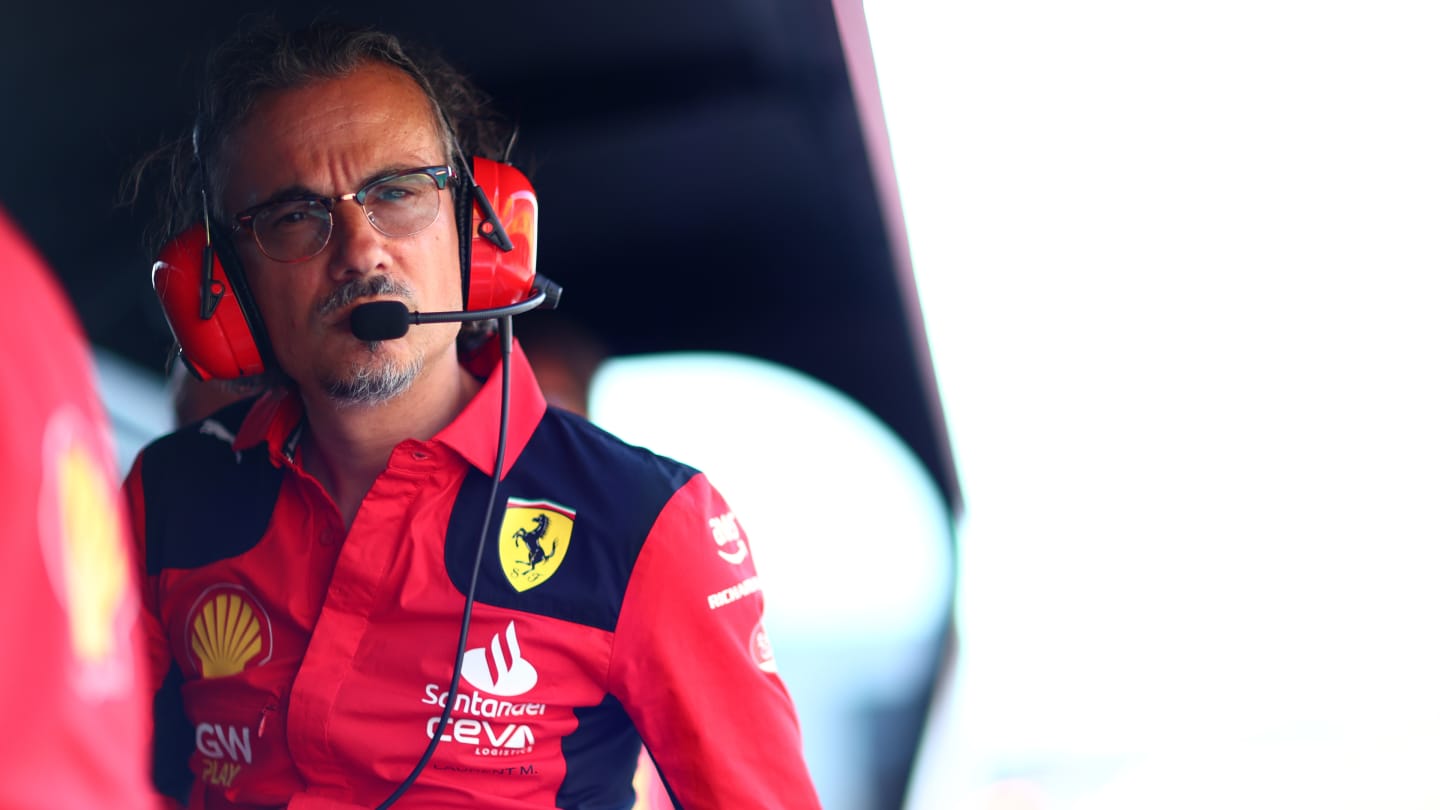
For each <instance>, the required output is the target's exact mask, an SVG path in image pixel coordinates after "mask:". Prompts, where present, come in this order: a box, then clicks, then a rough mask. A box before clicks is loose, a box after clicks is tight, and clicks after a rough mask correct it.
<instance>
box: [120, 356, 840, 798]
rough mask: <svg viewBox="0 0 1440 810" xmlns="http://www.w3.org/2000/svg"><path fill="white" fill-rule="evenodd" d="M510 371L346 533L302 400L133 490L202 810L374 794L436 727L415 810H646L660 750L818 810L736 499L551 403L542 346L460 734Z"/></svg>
mask: <svg viewBox="0 0 1440 810" xmlns="http://www.w3.org/2000/svg"><path fill="white" fill-rule="evenodd" d="M476 362H477V364H478V365H479V368H478V370H479V371H482V372H488V371H491V370H492V369H493V365H494V363H495V361H494V358H493V357H491V358H489V359H488V360H485V361H481V360H477V361H476ZM472 370H477V369H476V368H472ZM500 376H501V375H499V374H490V375H489V378H488V379H487V380H486V381H485V383H484V385H483V388H482V390H481V392H480V393H479V394H478V395H477V396H476V397H475V399H474V400H473V401H472V402H471V403H470V404H469V405H468V406H467V407H466V409H465V410H464V411H463V412H462V413H461V414H460V415H459V416H458V417H457V418H456V419H455V421H454V422H453V423H452V424H451V425H449V426H448V427H446V428H445V429H444V430H443V431H442V432H441V433H440V434H439V435H437V436H436V437H435V438H434V439H432V440H430V441H415V440H407V441H405V442H402V443H401V444H400V445H399V446H397V447H396V448H395V450H394V452H393V453H392V455H391V458H390V463H389V466H388V467H387V469H386V470H385V471H384V472H383V473H382V474H381V475H380V477H379V478H378V479H377V480H376V481H375V483H374V485H373V487H372V488H371V490H370V492H369V493H368V495H367V496H366V498H365V501H364V503H363V504H362V505H361V508H360V511H359V512H358V514H357V515H356V517H355V520H354V523H353V525H352V526H351V527H350V529H349V531H348V532H347V531H346V530H345V527H344V525H343V524H342V522H341V517H340V514H339V512H338V510H337V509H336V507H335V505H334V503H333V502H332V500H331V499H330V497H329V495H328V494H327V493H326V492H325V491H324V489H323V488H322V487H321V486H320V485H319V484H318V482H317V481H316V480H315V479H314V478H312V477H311V476H310V475H309V474H307V473H306V472H305V471H304V470H303V469H302V461H303V459H300V458H298V450H297V447H298V445H299V441H298V440H299V436H300V431H301V430H303V429H304V428H303V419H302V412H301V408H300V406H299V402H298V400H297V399H295V398H294V397H293V396H292V395H289V394H280V393H276V394H271V395H267V396H266V397H263V398H261V399H260V400H259V401H258V402H255V403H253V404H252V403H250V402H246V403H240V404H237V405H234V406H231V407H229V408H227V409H225V410H222V411H221V412H220V413H219V414H217V415H216V416H215V417H213V418H211V419H209V420H206V421H203V422H201V423H199V424H197V425H193V426H191V427H189V428H186V429H184V430H182V431H179V432H177V433H175V434H172V435H171V436H168V437H166V438H163V439H161V440H159V441H157V442H156V443H155V444H153V445H151V446H150V447H148V448H147V449H146V450H145V451H144V452H143V453H142V455H141V457H140V458H139V459H138V460H137V462H136V465H135V467H134V468H133V470H132V471H131V474H130V476H129V478H128V479H127V481H126V487H127V491H128V494H129V505H130V510H131V514H132V515H133V517H134V520H135V527H136V534H137V537H139V538H140V539H141V541H142V547H143V554H144V556H145V561H146V570H147V574H148V578H147V582H146V586H145V588H144V600H145V606H146V610H145V619H146V622H147V626H148V635H149V638H150V663H151V665H152V667H153V669H154V672H155V673H156V675H157V677H156V679H155V685H156V686H157V687H158V686H159V685H160V680H161V679H160V677H159V676H162V675H164V674H165V673H166V672H167V671H168V672H170V676H169V684H170V686H172V687H173V686H176V685H178V693H179V701H180V702H181V703H183V714H184V718H185V720H186V721H188V722H187V723H186V724H185V725H183V726H182V727H181V728H180V730H178V731H174V730H169V726H166V728H164V729H162V730H161V732H159V734H160V737H161V739H160V740H159V746H160V749H161V751H162V754H161V758H162V760H163V759H165V758H167V757H168V758H172V759H173V758H175V757H176V756H188V761H189V769H190V772H191V773H192V774H193V775H194V777H195V779H194V785H193V788H192V789H191V792H190V806H191V807H201V808H259V807H280V806H285V807H290V808H327V809H330V808H357V807H374V806H375V805H376V804H378V803H379V802H380V801H382V800H383V799H384V798H385V797H386V796H388V795H389V794H390V792H391V791H392V790H393V789H394V788H395V786H396V785H397V784H399V783H400V781H401V780H402V779H404V778H405V776H407V775H408V774H409V772H410V770H411V768H412V767H413V766H414V764H415V763H416V761H417V760H418V758H419V756H420V754H421V753H422V752H423V751H424V749H425V747H426V745H427V744H428V743H429V741H430V739H431V736H432V735H439V737H440V743H439V747H438V750H437V751H436V753H435V755H434V757H433V758H432V759H431V761H430V762H429V764H428V765H427V766H426V768H425V770H424V773H423V774H422V776H421V777H420V779H419V780H418V782H417V783H416V784H415V785H414V786H413V787H412V788H411V789H410V790H409V792H408V793H407V794H406V795H405V797H404V798H402V799H401V800H400V802H399V804H398V806H399V807H402V808H403V807H424V808H452V807H453V808H462V807H463V808H476V807H484V808H496V809H497V810H505V809H508V808H516V809H518V808H551V807H560V808H620V807H629V806H630V805H631V804H632V803H633V802H634V800H635V797H634V793H633V790H632V788H631V778H632V776H633V774H634V766H635V762H636V756H637V753H638V751H639V747H640V743H641V741H642V740H643V742H644V743H645V745H646V746H647V747H648V748H649V750H650V752H651V754H652V756H653V757H654V759H655V761H656V764H657V767H658V770H659V773H660V774H661V776H662V778H663V779H664V781H665V783H666V785H667V786H668V788H669V790H670V792H671V795H672V797H673V798H674V800H675V804H676V806H677V807H683V808H729V809H733V808H813V807H818V806H819V803H818V800H817V799H816V795H815V792H814V789H813V787H812V785H811V782H810V778H809V775H808V772H807V769H806V767H805V764H804V762H803V759H802V756H801V747H800V736H799V728H798V724H797V722H796V716H795V711H794V707H793V705H792V703H791V700H790V697H789V695H788V694H787V692H786V690H785V687H784V685H783V684H782V682H781V680H780V677H779V675H778V674H777V673H776V668H775V661H774V658H773V656H772V655H771V654H770V649H769V645H768V643H767V642H766V639H765V632H764V627H763V624H762V622H761V616H762V610H763V598H762V595H761V592H760V589H759V586H758V579H757V578H756V572H755V568H754V564H753V560H752V559H751V557H750V555H749V551H748V549H749V547H748V539H747V538H746V536H745V533H744V531H743V529H742V528H741V526H740V524H739V523H738V522H737V521H736V520H735V517H734V515H733V514H732V513H731V512H730V509H729V507H728V506H726V504H725V501H724V500H723V499H722V498H721V496H720V495H719V494H718V493H717V492H716V491H715V490H714V489H713V488H712V487H711V486H710V484H709V482H708V481H707V480H706V478H705V477H704V476H703V475H701V474H700V473H698V472H696V471H695V470H693V469H691V468H689V467H685V466H684V465H681V464H678V463H676V462H674V461H671V460H669V459H666V458H663V457H659V456H656V455H654V454H651V453H649V452H648V451H645V450H642V449H639V448H635V447H631V446H629V445H626V444H624V443H622V442H620V441H619V440H617V439H615V438H614V437H612V436H610V435H609V434H607V433H604V432H603V431H601V430H600V429H598V428H596V427H595V426H594V425H592V424H590V423H589V422H587V421H585V420H584V419H582V418H580V417H577V416H574V415H573V414H570V413H568V412H566V411H563V410H560V409H558V408H553V409H547V407H546V405H545V401H544V399H543V397H542V395H541V393H540V390H539V388H538V387H537V385H536V384H535V381H534V378H533V375H532V374H531V372H530V369H529V367H528V365H527V363H526V361H525V358H524V354H523V352H522V351H520V350H519V349H518V348H517V350H516V351H515V354H514V386H513V388H514V390H513V392H512V395H511V400H512V402H511V415H510V432H509V435H508V437H507V453H506V458H505V462H504V473H503V477H502V481H501V485H500V490H499V493H498V498H497V501H496V506H495V515H494V517H493V518H492V525H491V526H490V527H489V531H488V537H486V538H485V540H484V547H483V548H484V550H483V556H482V557H481V578H480V584H479V588H478V590H477V598H476V603H475V605H474V608H473V610H472V613H471V616H472V619H471V626H470V631H469V636H468V641H467V642H466V644H465V650H466V652H465V655H464V661H463V665H462V667H461V675H462V677H461V679H460V682H459V687H458V688H457V690H456V693H457V699H456V705H455V709H454V712H453V714H452V717H451V719H450V720H449V721H448V722H445V723H444V724H443V725H442V724H441V723H440V722H439V718H440V715H441V711H442V708H443V706H442V704H443V701H444V700H445V699H446V696H447V692H448V686H449V681H450V675H451V665H452V662H453V660H454V657H455V651H456V644H457V639H458V632H459V627H460V613H461V610H462V608H463V606H464V593H465V588H466V586H467V585H468V584H469V576H470V571H471V567H472V565H473V562H474V559H475V554H476V552H477V548H478V547H479V545H480V535H481V528H482V524H483V522H484V514H485V502H486V496H487V495H488V493H489V489H490V485H491V474H492V472H493V465H494V460H495V454H496V446H497V435H496V433H497V428H498V424H499V408H500V400H501V390H500ZM161 692H162V698H163V696H164V695H165V694H166V693H167V692H168V690H167V689H162V690H161ZM162 714H163V706H162ZM177 737H183V739H177ZM177 750H178V751H179V752H180V753H179V754H174V753H166V752H173V751H177Z"/></svg>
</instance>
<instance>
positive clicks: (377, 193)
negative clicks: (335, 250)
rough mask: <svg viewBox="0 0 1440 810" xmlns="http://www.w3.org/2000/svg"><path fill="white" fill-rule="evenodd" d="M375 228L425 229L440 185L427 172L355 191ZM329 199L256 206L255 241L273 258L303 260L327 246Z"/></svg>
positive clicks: (392, 232)
mask: <svg viewBox="0 0 1440 810" xmlns="http://www.w3.org/2000/svg"><path fill="white" fill-rule="evenodd" d="M354 200H355V202H357V203H359V204H360V207H361V208H363V209H364V210H365V216H366V218H367V219H369V220H370V224H371V225H373V226H375V230H377V231H379V232H381V233H383V234H385V235H386V236H409V235H410V234H413V233H418V232H419V231H421V230H424V229H425V228H426V227H427V226H429V225H430V223H432V222H434V221H435V217H436V215H437V214H438V213H439V211H440V188H439V186H438V185H437V183H436V180H435V178H434V177H432V176H431V175H429V174H427V173H425V172H413V173H411V174H402V175H398V176H395V177H384V178H381V179H379V180H377V181H375V182H374V183H371V184H370V185H367V186H365V187H364V188H362V189H360V190H359V191H358V192H356V193H355V196H354ZM335 204H336V202H335V201H332V200H315V199H307V200H286V201H281V202H277V203H275V204H273V205H269V206H266V207H265V208H264V209H262V210H260V211H257V212H256V214H255V219H254V222H253V227H254V231H255V240H256V241H257V242H258V243H259V244H260V249H261V250H262V251H264V252H265V255H267V256H269V257H270V258H272V259H275V260H277V261H301V260H303V259H308V258H310V257H311V256H314V255H316V254H317V253H319V252H320V251H322V250H324V249H325V245H326V243H328V242H329V241H330V231H331V228H332V226H333V223H334V218H333V216H332V215H331V210H330V209H331V207H332V206H333V205H335Z"/></svg>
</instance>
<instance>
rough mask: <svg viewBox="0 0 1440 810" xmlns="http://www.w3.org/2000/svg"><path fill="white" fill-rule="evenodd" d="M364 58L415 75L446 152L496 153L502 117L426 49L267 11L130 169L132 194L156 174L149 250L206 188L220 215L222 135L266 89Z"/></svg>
mask: <svg viewBox="0 0 1440 810" xmlns="http://www.w3.org/2000/svg"><path fill="white" fill-rule="evenodd" d="M368 64H387V65H393V66H395V67H397V68H399V69H401V70H403V71H405V72H406V73H407V74H409V75H410V77H411V78H413V79H414V80H415V82H416V84H418V85H419V86H420V88H421V90H423V91H424V93H425V95H426V97H428V98H429V99H430V104H431V110H432V112H433V114H434V117H435V128H436V131H437V132H438V133H439V134H440V137H441V138H442V139H443V141H444V145H445V148H446V153H447V154H451V155H456V156H458V157H459V158H460V159H464V156H466V155H480V156H483V157H490V158H498V157H499V156H500V153H501V151H502V142H503V137H504V133H505V132H506V131H507V126H506V124H505V122H504V120H503V117H502V116H501V115H499V114H498V113H497V112H496V111H495V110H494V107H493V104H492V102H491V99H490V97H489V96H488V95H486V94H485V93H483V92H481V91H479V90H477V89H476V88H475V87H474V86H473V85H472V84H471V83H470V81H469V80H468V79H467V78H466V77H465V76H464V75H463V74H461V73H460V72H459V71H458V70H456V69H455V68H454V67H453V66H452V65H450V64H449V63H448V62H447V61H446V60H445V59H444V58H443V57H441V56H440V55H439V54H438V53H436V52H435V51H433V50H432V49H430V48H427V47H425V46H422V45H419V44H416V43H408V42H407V43H402V42H401V40H400V39H399V38H398V37H396V36H394V35H392V34H388V33H384V32H381V31H377V30H374V29H369V28H361V27H356V26H351V25H348V24H344V23H339V22H335V21H328V20H322V21H317V22H314V23H311V24H310V25H308V26H306V27H304V28H300V29H296V30H286V29H284V28H282V27H281V26H280V25H279V24H278V22H276V20H275V19H274V18H273V17H260V18H255V19H252V20H251V21H250V22H249V23H248V24H247V25H246V26H245V27H243V28H242V29H241V30H240V31H238V32H237V33H236V34H235V35H234V36H232V37H231V38H230V39H229V40H227V41H226V42H224V43H223V44H221V45H220V46H219V47H217V48H216V49H215V50H214V51H212V52H211V53H210V56H209V58H208V60H207V62H206V66H205V73H204V79H203V81H202V84H201V88H200V94H199V95H200V99H199V108H198V111H197V115H196V118H195V124H194V128H193V130H192V131H191V132H187V133H185V134H184V135H182V136H180V137H178V138H175V139H174V140H172V141H169V142H167V143H165V144H163V145H162V146H161V147H160V148H158V149H156V150H154V151H152V152H151V153H150V154H148V155H146V156H145V157H144V158H143V159H142V160H141V161H140V162H139V164H137V166H136V167H135V169H134V171H132V173H131V176H130V182H129V197H130V199H131V200H132V201H133V200H134V199H136V198H137V197H138V196H139V195H140V193H141V189H142V187H143V186H145V185H146V184H147V181H146V176H147V175H149V174H151V173H152V172H157V173H158V174H159V177H158V178H157V181H156V185H155V188H154V191H155V194H156V198H157V203H158V211H157V217H156V221H155V222H154V223H152V226H151V228H150V232H149V233H148V234H147V238H146V241H147V244H148V246H149V247H150V248H151V249H152V252H154V251H155V250H158V249H159V247H160V246H161V245H163V244H165V242H167V241H168V240H169V239H171V238H173V237H174V236H175V235H176V234H178V233H180V232H181V231H183V230H184V229H185V228H186V227H188V226H189V225H191V224H193V223H195V222H197V221H199V219H200V216H201V211H200V206H201V200H202V195H201V190H202V189H205V190H207V191H208V195H207V197H208V200H209V201H210V208H211V210H210V212H209V213H210V215H211V216H212V217H215V218H222V214H223V212H222V211H221V210H220V208H219V202H218V200H219V199H220V198H221V196H222V193H223V189H224V183H225V180H226V177H227V172H228V170H229V166H228V165H226V163H225V159H224V155H225V149H224V146H225V143H226V140H227V138H229V137H230V135H231V134H232V133H234V131H235V130H236V129H238V128H239V127H240V126H241V125H242V124H243V123H244V122H245V120H246V118H247V117H248V116H249V115H250V113H251V112H253V110H254V108H255V105H256V104H257V103H258V102H259V100H260V98H261V97H262V96H263V95H264V94H266V93H268V92H272V91H276V90H286V89H291V88H296V87H300V86H303V85H306V84H308V83H310V82H313V81H317V80H322V79H330V78H338V77H342V76H345V75H348V74H349V73H351V72H352V71H354V70H355V69H356V68H358V67H361V66H363V65H368Z"/></svg>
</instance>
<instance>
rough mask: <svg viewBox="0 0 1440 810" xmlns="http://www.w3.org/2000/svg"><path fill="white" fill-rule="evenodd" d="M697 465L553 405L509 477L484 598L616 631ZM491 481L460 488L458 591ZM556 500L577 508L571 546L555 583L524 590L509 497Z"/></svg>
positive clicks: (478, 478)
mask: <svg viewBox="0 0 1440 810" xmlns="http://www.w3.org/2000/svg"><path fill="white" fill-rule="evenodd" d="M695 475H696V471H695V469H694V468H692V467H687V466H685V465H684V464H680V463H679V462H676V461H673V460H671V459H668V458H665V457H663V456H659V455H656V454H654V453H652V452H650V451H649V450H645V449H643V448H639V447H634V446H632V445H629V444H626V443H624V442H622V441H621V440H619V439H617V438H615V437H614V436H612V435H610V434H609V433H606V432H605V431H603V430H601V429H600V428H598V427H596V426H595V425H593V424H591V423H590V422H588V421H586V420H584V419H582V418H580V417H578V416H575V415H574V414H571V413H568V412H566V411H562V410H560V409H558V408H551V409H550V410H548V411H547V412H546V414H545V416H544V418H542V419H541V420H540V424H539V426H538V427H537V428H536V430H535V435H534V436H532V437H531V439H530V442H529V443H528V444H527V445H526V446H525V449H524V452H522V453H521V454H520V457H519V459H518V460H517V461H516V463H515V466H514V467H512V468H511V470H510V473H509V474H508V475H507V476H506V477H505V479H504V480H503V481H501V483H500V492H499V494H498V496H497V498H496V503H495V515H494V517H493V518H492V519H491V525H490V527H489V531H488V535H489V539H488V540H487V541H486V542H485V550H484V560H483V561H482V566H481V578H480V585H479V587H478V588H477V590H476V599H477V600H478V601H480V602H484V603H487V604H491V605H496V606H499V607H505V608H514V609H516V610H523V611H527V612H530V613H538V614H541V615H545V616H553V617H555V618H558V619H563V620H565V621H570V622H575V623H578V624H584V625H588V626H591V627H598V628H600V629H602V630H606V631H613V630H614V629H615V624H616V622H617V621H618V620H619V618H620V603H621V601H622V600H623V599H624V597H625V588H626V586H627V585H628V584H629V582H630V572H631V570H632V569H633V568H634V566H635V560H636V558H637V557H639V556H640V548H641V546H642V545H644V543H645V538H646V537H647V536H648V535H649V533H650V529H651V527H653V526H654V524H655V519H656V517H658V516H659V514H660V511H661V510H662V509H663V508H664V507H665V504H666V503H668V502H669V501H670V499H671V497H672V496H674V494H675V492H676V490H678V489H680V488H681V487H682V486H684V485H685V483H686V482H687V481H689V480H690V479H691V478H693V477H694V476H695ZM490 484H491V478H490V476H488V475H485V474H484V473H482V472H480V471H479V470H471V471H470V473H469V475H467V476H466V478H465V481H464V483H463V484H461V487H460V492H459V495H458V496H457V497H456V501H455V507H454V509H453V511H452V512H451V514H450V525H449V528H448V530H447V532H446V538H445V567H446V569H447V570H448V571H449V574H450V579H451V581H452V582H454V584H455V587H456V588H457V589H458V590H459V591H460V592H461V593H464V592H465V589H466V588H467V587H469V584H470V572H471V570H472V566H473V565H474V560H475V550H476V546H477V541H478V538H479V536H480V530H481V523H483V522H484V519H485V501H486V497H487V496H488V495H489V492H490ZM511 498H516V499H519V500H523V501H548V502H550V503H553V504H557V505H559V506H561V507H564V508H565V509H568V510H570V511H572V512H574V514H575V522H574V526H573V528H572V531H571V535H570V542H569V549H568V550H567V551H566V553H565V556H564V558H563V560H562V561H561V563H560V566H559V567H558V568H557V569H555V571H554V573H553V574H552V575H551V576H550V578H549V579H546V580H545V581H543V582H541V583H539V584H538V585H535V586H533V587H531V588H529V589H528V590H525V591H519V590H517V589H516V588H515V587H514V586H513V585H511V584H510V582H509V581H508V580H507V579H506V578H505V574H504V570H503V568H502V565H501V557H500V547H501V545H502V544H503V543H511V544H514V543H517V542H518V541H517V540H516V539H514V538H513V537H501V536H500V529H501V526H502V525H503V523H504V519H505V505H506V502H507V501H508V500H509V499H511Z"/></svg>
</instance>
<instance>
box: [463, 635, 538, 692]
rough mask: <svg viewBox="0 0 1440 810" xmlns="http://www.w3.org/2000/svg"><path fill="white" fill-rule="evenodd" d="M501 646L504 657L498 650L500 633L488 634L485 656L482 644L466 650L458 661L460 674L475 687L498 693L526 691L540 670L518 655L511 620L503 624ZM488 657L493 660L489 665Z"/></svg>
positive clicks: (533, 683)
mask: <svg viewBox="0 0 1440 810" xmlns="http://www.w3.org/2000/svg"><path fill="white" fill-rule="evenodd" d="M505 646H506V650H505V652H508V653H509V656H508V657H507V656H506V655H504V654H503V653H502V651H501V649H500V634H499V633H496V634H495V635H494V636H491V638H490V656H489V658H487V657H486V655H485V648H484V647H477V648H475V649H473V650H466V651H465V658H464V659H462V660H461V662H460V675H461V676H462V677H464V678H465V680H466V681H468V682H469V683H470V685H471V686H474V687H475V688H476V689H479V690H480V691H482V692H488V693H490V694H492V695H498V696H500V697H514V696H516V695H523V694H525V693H526V692H529V691H530V690H531V689H533V688H535V684H536V683H538V682H539V680H540V674H539V673H538V672H536V671H535V667H534V665H532V664H531V663H530V662H529V661H526V660H525V659H524V658H522V657H521V655H520V641H519V640H518V639H517V638H516V637H515V622H513V621H512V622H510V624H509V625H508V626H507V627H506V628H505ZM490 659H493V660H494V662H495V664H494V666H493V667H492V666H491V664H490Z"/></svg>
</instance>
